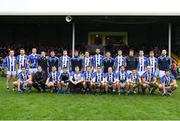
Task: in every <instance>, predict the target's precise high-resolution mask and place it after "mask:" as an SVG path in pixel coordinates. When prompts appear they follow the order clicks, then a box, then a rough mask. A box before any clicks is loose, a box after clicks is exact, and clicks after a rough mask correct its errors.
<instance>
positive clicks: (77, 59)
mask: <svg viewBox="0 0 180 121" xmlns="http://www.w3.org/2000/svg"><path fill="white" fill-rule="evenodd" d="M76 66H78V67H79V69H80V70H81V68H82V58H80V57H79V56H74V57H73V58H71V67H72V71H75V67H76Z"/></svg>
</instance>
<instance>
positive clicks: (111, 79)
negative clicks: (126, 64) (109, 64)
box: [104, 73, 115, 84]
mask: <svg viewBox="0 0 180 121" xmlns="http://www.w3.org/2000/svg"><path fill="white" fill-rule="evenodd" d="M104 78H105V80H107V82H108V83H109V84H112V83H113V82H114V81H115V74H114V73H105V74H104Z"/></svg>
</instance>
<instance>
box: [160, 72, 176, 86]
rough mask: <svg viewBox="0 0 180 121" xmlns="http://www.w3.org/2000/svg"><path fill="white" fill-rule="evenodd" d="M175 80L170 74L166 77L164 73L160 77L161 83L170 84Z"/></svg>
mask: <svg viewBox="0 0 180 121" xmlns="http://www.w3.org/2000/svg"><path fill="white" fill-rule="evenodd" d="M173 80H175V78H174V76H173V75H172V74H171V75H170V76H169V77H167V76H166V75H164V76H163V77H162V78H161V83H163V84H165V85H168V86H170V84H171V82H172V81H173Z"/></svg>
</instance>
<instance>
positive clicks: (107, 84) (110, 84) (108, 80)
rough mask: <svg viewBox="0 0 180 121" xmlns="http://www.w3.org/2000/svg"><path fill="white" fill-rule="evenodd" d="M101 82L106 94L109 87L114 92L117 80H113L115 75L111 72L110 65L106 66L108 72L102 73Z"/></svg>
mask: <svg viewBox="0 0 180 121" xmlns="http://www.w3.org/2000/svg"><path fill="white" fill-rule="evenodd" d="M103 83H104V84H103V85H104V88H105V92H106V94H107V93H108V91H110V89H111V90H112V92H113V93H115V92H116V89H117V88H118V83H117V81H115V75H114V73H113V70H112V67H108V72H107V73H106V74H105V75H104V81H103Z"/></svg>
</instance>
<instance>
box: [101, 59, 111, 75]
mask: <svg viewBox="0 0 180 121" xmlns="http://www.w3.org/2000/svg"><path fill="white" fill-rule="evenodd" d="M113 65H114V59H113V58H111V57H110V58H107V57H105V58H104V59H103V66H104V73H107V72H108V68H109V67H113Z"/></svg>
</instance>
